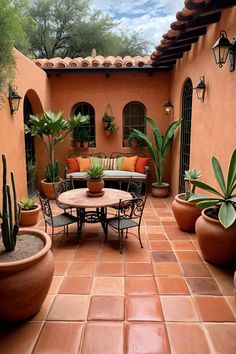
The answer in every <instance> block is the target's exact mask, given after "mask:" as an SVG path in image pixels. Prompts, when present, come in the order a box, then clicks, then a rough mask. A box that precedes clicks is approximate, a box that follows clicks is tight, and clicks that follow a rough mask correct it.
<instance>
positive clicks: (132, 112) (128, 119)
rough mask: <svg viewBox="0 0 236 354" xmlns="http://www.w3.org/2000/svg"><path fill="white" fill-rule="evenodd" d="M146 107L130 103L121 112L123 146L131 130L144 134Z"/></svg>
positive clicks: (137, 103) (138, 103)
mask: <svg viewBox="0 0 236 354" xmlns="http://www.w3.org/2000/svg"><path fill="white" fill-rule="evenodd" d="M145 116H146V107H145V106H144V105H143V104H142V103H140V102H130V103H128V104H127V105H126V106H125V107H124V110H123V146H127V145H126V144H127V143H126V140H127V138H128V136H129V134H130V133H131V129H132V128H134V129H138V130H140V131H141V132H142V133H144V134H146V120H145Z"/></svg>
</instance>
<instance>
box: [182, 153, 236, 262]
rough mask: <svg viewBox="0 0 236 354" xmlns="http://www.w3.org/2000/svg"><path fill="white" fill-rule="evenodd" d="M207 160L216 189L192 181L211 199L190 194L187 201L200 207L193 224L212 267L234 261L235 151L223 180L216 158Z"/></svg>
mask: <svg viewBox="0 0 236 354" xmlns="http://www.w3.org/2000/svg"><path fill="white" fill-rule="evenodd" d="M211 161H212V168H213V171H214V175H215V178H216V181H217V183H218V185H219V190H217V189H215V188H213V187H212V186H210V185H209V184H206V183H204V182H200V181H192V183H193V184H194V185H195V186H197V187H198V188H201V189H203V190H205V191H206V192H208V193H210V194H213V195H214V197H210V196H207V195H199V194H194V195H192V196H191V197H190V198H189V201H194V202H197V206H199V207H200V208H203V210H202V213H201V216H200V217H199V218H198V219H197V222H196V234H197V238H198V242H199V246H200V249H201V251H202V254H203V257H204V258H205V260H207V261H209V262H212V263H214V264H227V263H231V262H233V261H235V260H236V247H235V236H236V222H235V220H236V194H235V189H236V149H235V150H234V152H233V154H232V156H231V159H230V163H229V167H228V173H227V177H226V178H224V175H223V172H222V168H221V166H220V163H219V161H218V160H217V158H216V157H214V156H213V157H212V160H211Z"/></svg>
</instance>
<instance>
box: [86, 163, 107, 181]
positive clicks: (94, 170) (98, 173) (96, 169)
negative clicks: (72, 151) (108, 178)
mask: <svg viewBox="0 0 236 354" xmlns="http://www.w3.org/2000/svg"><path fill="white" fill-rule="evenodd" d="M87 174H88V177H89V178H91V179H100V178H101V177H102V176H103V174H104V170H103V168H102V167H100V166H92V167H90V169H88V171H87Z"/></svg>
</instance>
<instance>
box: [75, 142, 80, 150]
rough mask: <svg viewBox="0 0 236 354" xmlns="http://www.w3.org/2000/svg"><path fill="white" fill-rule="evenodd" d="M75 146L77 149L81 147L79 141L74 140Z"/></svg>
mask: <svg viewBox="0 0 236 354" xmlns="http://www.w3.org/2000/svg"><path fill="white" fill-rule="evenodd" d="M75 146H76V148H77V149H80V148H81V141H76V142H75Z"/></svg>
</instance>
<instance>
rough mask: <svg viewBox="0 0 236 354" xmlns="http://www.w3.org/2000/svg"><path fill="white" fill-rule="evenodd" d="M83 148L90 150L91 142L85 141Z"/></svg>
mask: <svg viewBox="0 0 236 354" xmlns="http://www.w3.org/2000/svg"><path fill="white" fill-rule="evenodd" d="M83 148H84V149H88V148H89V141H84V142H83Z"/></svg>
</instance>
